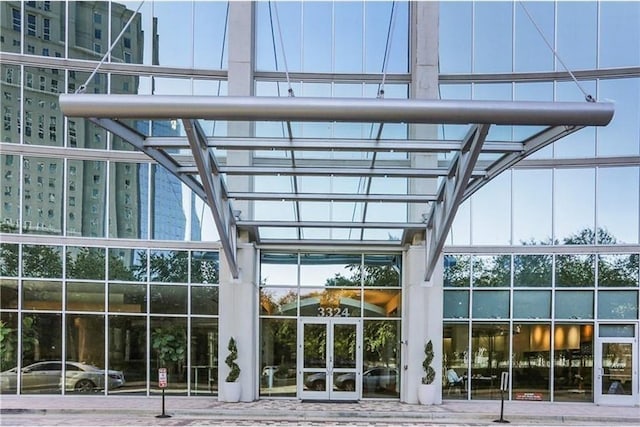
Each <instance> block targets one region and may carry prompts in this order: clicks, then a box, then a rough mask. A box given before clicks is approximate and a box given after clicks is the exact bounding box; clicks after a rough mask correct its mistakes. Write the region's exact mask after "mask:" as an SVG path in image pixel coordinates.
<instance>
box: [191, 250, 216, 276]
mask: <svg viewBox="0 0 640 427" xmlns="http://www.w3.org/2000/svg"><path fill="white" fill-rule="evenodd" d="M219 270H220V259H219V254H218V252H199V251H194V252H191V283H207V284H215V283H218V280H219Z"/></svg>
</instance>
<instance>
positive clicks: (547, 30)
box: [514, 2, 555, 72]
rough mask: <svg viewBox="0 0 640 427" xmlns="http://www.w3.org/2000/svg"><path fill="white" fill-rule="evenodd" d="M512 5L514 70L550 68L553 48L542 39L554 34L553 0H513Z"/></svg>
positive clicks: (526, 70)
mask: <svg viewBox="0 0 640 427" xmlns="http://www.w3.org/2000/svg"><path fill="white" fill-rule="evenodd" d="M514 8H515V25H514V28H515V33H514V43H515V47H514V71H516V72H531V71H552V70H553V62H554V57H553V52H552V51H551V50H550V49H549V47H548V46H547V44H546V43H545V39H546V40H550V41H551V40H554V38H555V37H554V36H555V27H554V24H555V7H554V3H553V2H529V3H518V4H514ZM529 15H531V18H529ZM532 21H533V22H532ZM534 23H535V24H534ZM536 27H537V28H536ZM540 32H542V36H541V35H540ZM543 36H544V38H543Z"/></svg>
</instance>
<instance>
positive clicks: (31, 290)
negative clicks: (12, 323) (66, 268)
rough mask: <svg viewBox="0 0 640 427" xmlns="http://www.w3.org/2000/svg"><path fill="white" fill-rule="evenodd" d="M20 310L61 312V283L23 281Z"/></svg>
mask: <svg viewBox="0 0 640 427" xmlns="http://www.w3.org/2000/svg"><path fill="white" fill-rule="evenodd" d="M22 308H23V309H24V310H62V282H58V281H41V280H38V281H36V280H24V281H23V282H22Z"/></svg>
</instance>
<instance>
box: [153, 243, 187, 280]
mask: <svg viewBox="0 0 640 427" xmlns="http://www.w3.org/2000/svg"><path fill="white" fill-rule="evenodd" d="M188 269H189V258H188V252H187V251H159V250H152V251H151V252H150V255H149V275H150V277H149V280H150V281H152V282H173V283H186V282H187V280H188V277H189V276H188V274H187V273H188Z"/></svg>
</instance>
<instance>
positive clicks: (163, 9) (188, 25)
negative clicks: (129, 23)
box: [153, 1, 224, 67]
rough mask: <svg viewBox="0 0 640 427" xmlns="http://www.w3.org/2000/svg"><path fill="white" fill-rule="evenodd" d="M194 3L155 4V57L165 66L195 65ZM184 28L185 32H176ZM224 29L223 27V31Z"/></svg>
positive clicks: (172, 2)
mask: <svg viewBox="0 0 640 427" xmlns="http://www.w3.org/2000/svg"><path fill="white" fill-rule="evenodd" d="M192 8H193V3H191V2H188V3H183V2H178V1H164V2H160V3H154V4H153V14H154V21H153V22H154V24H156V25H154V30H155V31H157V33H156V34H155V36H154V37H153V40H154V49H153V52H154V53H155V55H154V56H156V55H157V56H156V57H157V61H159V62H158V64H156V65H164V66H176V67H190V66H192V65H193V50H192V47H193V27H192V23H193V10H192ZM176 28H182V29H183V31H175V29H176ZM222 28H224V27H221V29H222Z"/></svg>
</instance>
